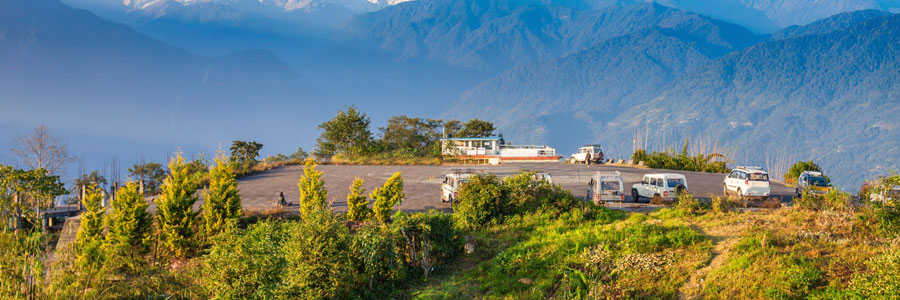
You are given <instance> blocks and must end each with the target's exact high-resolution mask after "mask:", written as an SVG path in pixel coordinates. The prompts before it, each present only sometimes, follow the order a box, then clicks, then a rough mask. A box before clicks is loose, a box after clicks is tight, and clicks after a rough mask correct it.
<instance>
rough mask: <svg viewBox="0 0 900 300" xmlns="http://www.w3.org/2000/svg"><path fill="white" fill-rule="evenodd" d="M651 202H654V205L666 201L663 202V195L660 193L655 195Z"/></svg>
mask: <svg viewBox="0 0 900 300" xmlns="http://www.w3.org/2000/svg"><path fill="white" fill-rule="evenodd" d="M650 204H653V205H662V204H664V203H663V199H662V196H660V195H659V194H656V195H653V198H652V199H650Z"/></svg>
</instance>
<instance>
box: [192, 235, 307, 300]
mask: <svg viewBox="0 0 900 300" xmlns="http://www.w3.org/2000/svg"><path fill="white" fill-rule="evenodd" d="M289 225H291V224H290V223H285V222H274V221H263V222H260V223H257V224H253V225H251V226H250V227H248V228H247V230H244V231H240V230H227V231H223V232H222V233H220V234H219V235H218V236H216V237H214V238H213V239H212V242H213V246H212V247H211V248H210V250H209V254H207V255H206V256H204V257H203V261H202V264H201V267H200V268H201V273H202V274H203V276H202V278H201V281H200V283H201V289H202V290H203V292H204V293H205V294H206V296H207V297H210V298H217V299H274V298H279V297H282V293H283V292H284V291H283V290H282V289H283V286H284V280H285V276H284V273H285V272H286V271H287V267H288V263H287V260H286V258H285V250H286V249H285V247H284V245H285V244H286V241H287V240H288V237H289V235H288V233H289V230H288V226H289Z"/></svg>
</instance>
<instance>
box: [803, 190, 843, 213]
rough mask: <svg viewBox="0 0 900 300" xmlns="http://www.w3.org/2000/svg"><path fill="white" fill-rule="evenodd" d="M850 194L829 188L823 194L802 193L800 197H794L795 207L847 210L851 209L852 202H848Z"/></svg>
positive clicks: (817, 209)
mask: <svg viewBox="0 0 900 300" xmlns="http://www.w3.org/2000/svg"><path fill="white" fill-rule="evenodd" d="M851 198H852V196H850V194H849V193H846V192H842V191H839V190H838V189H831V190H829V191H828V193H826V194H825V195H823V196H816V195H814V194H812V193H804V194H803V196H802V197H800V198H794V203H795V204H796V206H797V207H799V208H802V209H807V210H814V211H819V210H834V211H840V210H847V209H852V207H853V204H852V203H851V202H850V201H851Z"/></svg>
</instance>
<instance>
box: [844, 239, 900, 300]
mask: <svg viewBox="0 0 900 300" xmlns="http://www.w3.org/2000/svg"><path fill="white" fill-rule="evenodd" d="M865 264H866V267H867V268H868V271H867V272H858V273H856V274H854V275H853V279H852V280H851V281H850V289H852V290H854V291H856V292H857V293H859V294H861V295H862V296H864V297H860V298H868V299H876V298H881V297H884V296H887V295H893V296H897V295H900V251H898V250H892V251H889V252H886V253H882V254H880V255H878V256H875V257H873V258H871V259H869V260H867V261H866V263H865Z"/></svg>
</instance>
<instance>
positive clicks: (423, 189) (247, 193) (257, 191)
mask: <svg viewBox="0 0 900 300" xmlns="http://www.w3.org/2000/svg"><path fill="white" fill-rule="evenodd" d="M453 169H472V170H475V171H484V172H491V173H500V174H505V173H514V172H517V171H519V170H533V171H539V172H547V173H550V175H551V176H552V177H553V182H554V183H556V184H559V185H561V186H563V187H565V188H566V189H568V190H570V191H572V193H573V194H574V195H575V196H576V197H579V198H584V196H585V195H586V194H587V183H588V181H589V180H590V177H591V175H592V174H594V173H595V172H597V171H601V172H610V171H619V172H621V174H622V178H624V179H625V193H626V194H629V196H626V197H625V203H622V204H618V203H615V204H610V205H608V206H609V207H610V208H620V209H626V210H642V209H649V208H652V207H655V206H653V205H649V204H647V203H633V201H632V199H631V196H630V190H631V185H632V184H635V183H637V182H639V181H640V180H641V178H642V177H643V175H644V174H648V173H679V174H684V175H685V176H686V177H687V180H688V187H689V192H691V194H693V195H694V196H695V197H698V198H708V197H709V195H710V194H712V195H721V194H722V181H723V180H724V178H725V174H713V173H700V172H685V171H672V170H656V169H640V168H630V167H620V166H608V165H591V166H590V167H588V166H586V165H571V164H564V163H506V164H502V165H499V166H482V165H479V166H473V165H465V166H459V165H444V166H345V165H320V166H319V170H321V171H322V172H323V173H324V179H325V186H326V187H327V188H328V199H329V200H332V201H334V202H333V207H334V210H336V211H346V210H347V194H348V193H349V187H350V183H351V182H352V181H353V178H355V177H359V178H362V179H363V180H365V185H364V187H365V189H366V193H370V192H372V190H374V189H375V188H376V187H379V186H381V185H382V184H383V183H384V181H385V180H387V179H388V177H390V176H391V175H392V174H394V172H397V171H400V172H401V173H402V174H403V183H404V186H403V190H404V192H405V193H406V198H405V199H404V200H403V203H402V204H401V205H400V209H401V210H403V211H425V210H429V209H437V210H449V208H450V205H449V204H448V203H442V202H441V198H440V186H441V181H442V180H443V178H444V175H445V174H447V173H450V172H452V170H453ZM302 175H303V168H302V167H300V166H292V167H285V168H280V169H275V170H270V171H266V172H263V173H259V174H256V175H252V176H248V177H244V178H241V179H240V180H239V186H238V188H239V189H240V193H241V199H242V201H243V206H244V210H245V211H246V210H251V211H252V210H256V211H262V210H270V209H272V208H274V207H275V203H276V201H277V200H278V193H279V192H284V196H285V200H286V201H288V202H293V205H292V206H291V207H287V208H285V210H296V209H297V208H298V206H297V201H298V199H299V198H300V193H299V189H298V187H297V182H298V181H299V180H300V177H301V176H302ZM771 187H772V196H773V197H776V198H779V199H781V201H782V202H785V201H789V200H790V199H791V195H792V194H793V189H792V188H788V187H785V186H784V185H782V184H779V183H776V182H771ZM642 201H644V202H646V201H647V200H646V199H643V200H642ZM198 202H199V201H198Z"/></svg>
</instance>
